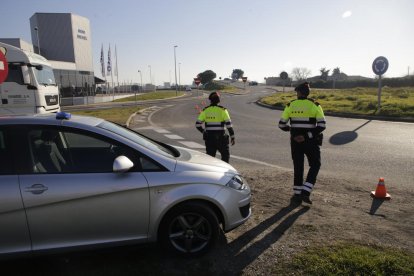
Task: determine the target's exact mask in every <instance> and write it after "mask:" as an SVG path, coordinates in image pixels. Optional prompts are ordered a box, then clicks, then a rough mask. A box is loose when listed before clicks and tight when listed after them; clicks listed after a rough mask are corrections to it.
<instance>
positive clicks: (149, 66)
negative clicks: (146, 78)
mask: <svg viewBox="0 0 414 276" xmlns="http://www.w3.org/2000/svg"><path fill="white" fill-rule="evenodd" d="M148 68H149V70H150V84H152V75H151V65H148Z"/></svg>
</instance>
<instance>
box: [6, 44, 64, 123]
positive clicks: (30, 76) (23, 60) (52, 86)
mask: <svg viewBox="0 0 414 276" xmlns="http://www.w3.org/2000/svg"><path fill="white" fill-rule="evenodd" d="M0 47H2V48H4V49H5V52H6V53H5V56H6V59H7V63H8V67H9V73H8V76H7V78H6V80H5V81H4V82H3V83H2V84H0V101H1V102H0V114H3V115H4V114H32V113H33V114H34V113H50V112H58V111H60V104H59V90H58V86H57V84H56V82H55V77H54V75H53V68H52V67H51V65H50V63H49V62H48V61H47V59H45V58H44V57H42V56H40V55H38V54H35V53H32V52H28V51H25V50H22V49H19V48H17V47H14V46H11V45H8V44H6V43H1V42H0Z"/></svg>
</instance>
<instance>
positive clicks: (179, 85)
mask: <svg viewBox="0 0 414 276" xmlns="http://www.w3.org/2000/svg"><path fill="white" fill-rule="evenodd" d="M178 87H179V88H178V89H179V90H180V91H181V62H179V63H178Z"/></svg>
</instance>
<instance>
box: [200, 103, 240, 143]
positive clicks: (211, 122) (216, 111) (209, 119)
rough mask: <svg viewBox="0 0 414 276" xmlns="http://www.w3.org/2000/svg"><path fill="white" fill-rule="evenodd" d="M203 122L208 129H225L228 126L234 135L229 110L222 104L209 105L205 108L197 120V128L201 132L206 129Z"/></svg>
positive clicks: (231, 134) (232, 135)
mask: <svg viewBox="0 0 414 276" xmlns="http://www.w3.org/2000/svg"><path fill="white" fill-rule="evenodd" d="M203 123H204V125H205V130H206V131H224V130H225V127H226V128H227V130H228V131H229V134H230V136H231V137H234V131H233V125H232V124H231V119H230V115H229V112H228V111H227V109H226V108H224V107H222V106H220V105H209V106H207V107H206V108H204V110H203V111H202V112H201V113H200V115H199V116H198V118H197V121H196V128H197V129H198V130H200V131H201V132H203V131H204V129H203Z"/></svg>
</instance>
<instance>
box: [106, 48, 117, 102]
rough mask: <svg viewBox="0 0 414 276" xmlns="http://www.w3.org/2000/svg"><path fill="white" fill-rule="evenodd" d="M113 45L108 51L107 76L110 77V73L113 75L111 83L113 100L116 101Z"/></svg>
mask: <svg viewBox="0 0 414 276" xmlns="http://www.w3.org/2000/svg"><path fill="white" fill-rule="evenodd" d="M111 56H112V54H111V44H110V43H109V49H108V66H107V67H108V68H107V70H106V74H107V75H108V76H109V73H111V82H112V100H115V89H114V73H113V71H114V70H112V61H111V59H112V58H111Z"/></svg>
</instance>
